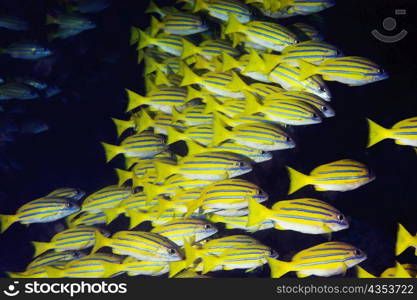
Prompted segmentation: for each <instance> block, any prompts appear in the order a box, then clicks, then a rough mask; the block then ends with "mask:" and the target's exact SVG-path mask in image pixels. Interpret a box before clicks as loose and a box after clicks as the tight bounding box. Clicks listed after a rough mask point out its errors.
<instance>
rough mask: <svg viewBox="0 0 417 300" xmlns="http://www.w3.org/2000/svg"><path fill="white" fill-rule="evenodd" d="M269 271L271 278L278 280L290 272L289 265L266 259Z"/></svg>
mask: <svg viewBox="0 0 417 300" xmlns="http://www.w3.org/2000/svg"><path fill="white" fill-rule="evenodd" d="M266 260H267V261H268V264H269V267H270V269H271V278H280V277H282V276H283V275H285V274H286V273H288V272H290V271H291V263H289V262H285V261H281V260H278V259H274V258H270V257H267V258H266Z"/></svg>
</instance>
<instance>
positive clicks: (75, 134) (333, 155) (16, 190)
mask: <svg viewBox="0 0 417 300" xmlns="http://www.w3.org/2000/svg"><path fill="white" fill-rule="evenodd" d="M113 2H114V3H113V5H112V6H111V7H110V8H108V9H106V10H105V11H103V12H101V13H98V14H96V15H92V16H93V18H94V20H95V21H96V22H97V23H98V26H97V28H96V29H94V30H90V31H86V32H84V33H82V34H80V35H78V36H75V37H73V38H69V39H66V40H62V41H57V42H54V43H52V44H50V46H51V47H52V49H53V50H54V51H55V52H56V54H55V55H54V56H53V57H52V58H51V59H47V60H45V61H44V62H42V63H39V62H30V61H18V60H13V59H10V58H9V57H7V56H0V65H1V70H0V72H1V73H0V75H1V76H11V77H13V76H17V75H34V76H38V77H39V78H41V79H43V80H45V81H47V82H49V83H51V84H56V85H58V86H59V87H61V88H62V89H63V93H62V94H61V95H58V96H56V97H54V98H52V99H48V100H39V101H38V100H33V101H28V102H26V109H27V110H28V111H29V112H30V113H31V114H33V115H35V116H38V117H39V118H41V119H43V120H45V121H46V122H47V124H48V125H49V127H50V130H49V131H47V132H44V133H41V134H39V135H33V136H25V137H22V138H19V139H18V140H17V141H16V142H15V143H14V144H12V145H10V146H8V148H7V151H6V152H4V153H5V154H2V155H6V156H10V157H13V158H14V159H15V160H17V161H18V162H19V164H20V165H21V166H22V170H21V171H16V172H8V173H0V179H1V181H0V213H4V214H6V213H9V214H11V213H14V212H15V211H16V209H17V208H18V207H20V206H21V205H22V204H24V203H26V202H28V201H30V200H33V199H35V198H37V197H40V196H43V195H45V194H47V193H49V192H50V191H52V190H53V189H55V188H59V187H64V186H71V187H77V188H81V189H83V190H85V191H86V192H87V193H92V192H94V191H96V190H98V189H100V188H102V187H104V186H107V185H111V184H115V183H116V182H117V177H116V175H115V173H114V171H113V168H114V167H117V166H120V163H121V159H120V158H119V159H117V160H115V161H114V162H113V163H112V164H110V165H106V163H105V159H104V153H103V150H102V148H101V146H100V144H99V142H100V141H105V142H108V143H117V142H118V140H117V137H116V132H115V128H114V126H113V124H112V122H111V119H110V118H111V117H116V118H124V117H125V115H124V113H123V111H124V110H125V107H126V103H127V100H126V97H125V94H124V91H123V89H124V88H130V89H134V90H136V91H143V77H142V65H137V64H136V54H135V50H134V49H133V48H132V47H129V36H130V26H132V25H135V26H137V27H141V28H145V27H146V26H148V24H149V16H148V15H144V14H143V11H144V10H145V8H146V6H147V2H148V1H127V0H123V1H113ZM172 2H174V1H157V3H158V4H161V5H164V4H165V5H169V4H170V3H172ZM336 2H337V5H336V6H335V7H334V8H331V9H328V10H327V11H324V12H322V13H320V14H318V15H316V16H308V17H296V18H291V19H286V20H282V21H279V22H280V23H281V24H284V25H285V24H291V23H295V22H299V21H303V22H307V23H310V24H312V25H314V26H316V27H317V28H319V29H320V30H321V32H322V33H323V34H324V36H325V38H326V41H327V42H329V43H331V44H335V45H337V46H339V47H340V48H341V49H342V50H343V52H344V53H345V54H347V55H357V56H364V57H368V58H370V59H372V60H374V61H375V62H378V63H379V64H380V65H381V66H383V67H384V69H386V70H387V72H388V73H389V74H390V78H389V79H388V80H385V81H381V82H378V83H375V84H371V85H366V86H362V87H347V86H344V85H341V84H338V83H329V87H330V89H331V92H332V94H333V99H334V100H332V101H333V102H332V106H333V108H334V109H335V110H336V117H334V118H330V119H326V120H324V122H323V123H322V124H319V125H313V126H306V127H297V128H293V129H291V133H292V134H293V136H294V138H295V140H296V142H297V148H296V149H292V150H288V151H281V152H275V153H274V159H273V160H272V161H269V162H266V163H263V164H259V165H256V166H255V168H254V171H253V172H251V173H250V174H248V175H246V176H244V178H247V179H249V180H252V181H253V182H255V183H257V184H259V185H260V186H261V187H262V188H263V189H264V190H265V191H267V192H268V193H269V194H270V199H271V200H270V201H269V203H268V204H270V203H273V202H275V201H277V200H283V199H295V198H301V197H312V198H313V197H317V198H319V199H322V200H325V201H328V202H329V203H330V204H332V205H334V206H336V207H337V208H338V209H340V211H342V212H343V213H344V214H345V215H347V216H349V217H350V218H351V227H350V228H349V229H348V230H344V231H341V232H337V233H335V234H333V239H334V240H339V241H344V242H348V243H351V244H353V245H355V246H357V247H359V248H361V249H362V250H364V251H365V252H366V253H367V254H368V259H367V260H366V261H365V262H363V263H362V264H361V266H363V267H364V268H365V269H366V270H368V271H369V272H370V273H373V274H376V275H377V274H380V273H381V272H382V271H383V270H385V269H386V268H388V267H391V266H393V265H394V261H395V259H396V258H395V256H394V246H395V238H396V227H397V223H398V222H401V223H402V224H403V225H405V227H406V228H407V229H408V230H409V231H410V232H411V233H415V232H416V231H417V221H416V220H417V189H416V185H417V155H416V153H415V152H414V150H413V149H412V148H411V147H400V146H397V145H395V144H394V143H393V142H392V141H384V142H382V143H380V144H377V145H376V146H374V147H372V148H371V149H366V146H365V145H366V140H367V124H366V121H365V118H367V117H369V118H371V119H372V120H375V121H376V122H378V123H379V124H381V125H384V126H387V127H389V126H392V125H393V124H394V123H396V122H398V121H400V120H402V119H405V118H408V117H412V116H416V114H417V55H416V53H417V45H416V37H417V34H416V30H417V26H416V25H417V24H416V23H417V18H416V16H417V5H416V2H415V1H412V0H410V1H401V0H399V1H395V2H394V1H388V0H365V1H364V0H338V1H336ZM54 3H56V1H52V0H51V1H40V0H37V1H23V0H9V1H7V0H0V12H1V13H7V14H14V15H18V16H21V17H23V18H25V19H27V20H28V21H29V22H30V23H31V26H32V27H31V28H32V29H31V31H30V32H29V33H23V34H19V33H18V34H16V33H14V32H8V31H6V30H1V31H0V47H2V46H6V45H7V44H9V43H11V42H13V41H16V40H19V39H22V38H32V39H37V40H40V41H44V42H46V35H47V29H46V28H45V26H43V25H42V24H44V22H45V18H46V14H47V13H51V12H55V10H54V7H56V5H54ZM395 9H407V14H406V15H405V16H395V14H394V11H395ZM389 16H392V17H396V19H397V28H396V29H395V30H394V31H392V32H387V31H386V30H384V28H383V27H382V21H383V20H384V19H385V18H386V17H389ZM403 28H404V29H405V30H407V31H408V35H407V36H406V37H405V38H404V39H403V40H402V41H400V42H397V43H394V44H387V43H382V42H381V41H378V40H377V39H375V38H374V37H373V36H372V35H371V31H372V30H373V29H378V30H379V31H380V32H381V33H384V34H391V35H392V34H395V33H398V32H399V31H401V29H403ZM13 103H14V102H12V103H11V104H10V105H14V104H13ZM18 104H19V103H18V101H16V105H18ZM2 153H3V152H2ZM343 158H352V159H356V160H359V161H361V162H363V163H365V164H367V165H368V166H370V168H371V169H372V170H373V172H374V173H375V175H376V180H375V181H373V182H372V183H370V184H368V185H365V186H363V187H361V188H359V189H357V190H354V191H351V192H346V193H336V192H324V193H323V192H316V191H314V190H313V188H312V187H306V188H303V189H302V190H300V191H298V192H296V193H295V194H293V195H291V196H289V197H288V196H287V195H286V191H287V189H288V177H287V175H286V171H285V167H284V166H285V165H290V166H292V167H293V168H295V169H297V170H300V171H302V172H306V173H308V172H310V171H311V170H312V169H313V168H315V167H316V166H318V165H320V164H323V163H327V162H331V161H334V160H338V159H343ZM126 225H127V219H122V218H120V219H118V220H117V221H116V222H114V223H112V225H111V226H110V227H109V228H110V230H111V231H116V230H120V229H125V228H126ZM145 226H146V225H145ZM60 228H61V229H62V222H55V223H52V224H35V225H30V226H29V227H26V226H24V225H20V224H15V225H13V226H12V227H11V228H10V229H9V230H7V232H6V233H4V234H2V235H0V272H1V271H21V270H24V268H25V266H26V265H27V264H28V263H29V262H30V261H31V258H32V255H33V248H32V246H31V244H30V241H32V240H37V241H48V240H49V239H50V237H51V236H52V235H53V234H54V233H55V232H56V231H57V230H59V229H60ZM140 228H142V227H140ZM143 228H145V227H143ZM235 233H242V232H240V231H237V230H233V231H222V232H221V234H235ZM254 236H255V237H256V238H258V239H259V240H261V241H262V242H264V243H265V244H266V245H269V246H271V247H273V248H275V249H276V250H277V251H278V252H279V253H280V254H281V258H283V259H286V258H290V257H291V256H292V255H293V254H294V253H296V252H298V251H300V250H302V249H305V248H308V247H310V246H312V245H315V244H318V243H321V242H325V241H326V238H325V237H322V236H310V235H305V234H301V233H296V232H292V231H277V230H266V231H261V232H258V233H255V234H254ZM398 261H399V262H401V263H417V258H416V257H415V256H414V252H413V251H412V250H411V249H408V250H407V251H406V252H405V253H403V254H402V255H401V256H400V257H399V258H398ZM218 276H249V277H250V276H269V270H268V267H265V268H263V269H261V270H259V271H255V272H254V273H253V274H245V273H243V272H232V273H230V272H223V273H218ZM347 276H354V271H353V270H350V271H349V272H348V274H347Z"/></svg>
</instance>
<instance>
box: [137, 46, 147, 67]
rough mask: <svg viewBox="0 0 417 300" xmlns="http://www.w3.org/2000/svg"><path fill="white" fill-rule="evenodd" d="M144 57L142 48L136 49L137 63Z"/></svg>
mask: <svg viewBox="0 0 417 300" xmlns="http://www.w3.org/2000/svg"><path fill="white" fill-rule="evenodd" d="M144 58H145V51H143V49H142V50H138V59H137V62H138V64H140V63H141V62H142V60H143V59H144Z"/></svg>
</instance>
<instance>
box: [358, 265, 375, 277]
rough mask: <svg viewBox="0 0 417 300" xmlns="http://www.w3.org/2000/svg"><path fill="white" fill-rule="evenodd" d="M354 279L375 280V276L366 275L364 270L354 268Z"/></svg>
mask: <svg viewBox="0 0 417 300" xmlns="http://www.w3.org/2000/svg"><path fill="white" fill-rule="evenodd" d="M356 277H357V278H376V276H374V275H372V274H371V273H368V272H367V271H366V270H365V269H364V268H362V267H360V266H356Z"/></svg>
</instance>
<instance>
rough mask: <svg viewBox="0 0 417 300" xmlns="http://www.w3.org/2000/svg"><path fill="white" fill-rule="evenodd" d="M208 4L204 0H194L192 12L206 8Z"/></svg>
mask: <svg viewBox="0 0 417 300" xmlns="http://www.w3.org/2000/svg"><path fill="white" fill-rule="evenodd" d="M208 7H209V6H208V4H207V3H206V1H205V0H195V1H194V9H193V11H192V12H193V13H196V12H199V11H200V10H204V9H207V8H208Z"/></svg>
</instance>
